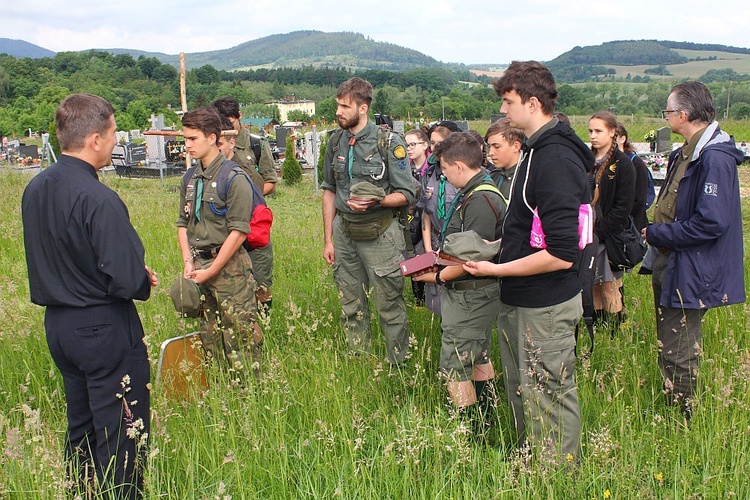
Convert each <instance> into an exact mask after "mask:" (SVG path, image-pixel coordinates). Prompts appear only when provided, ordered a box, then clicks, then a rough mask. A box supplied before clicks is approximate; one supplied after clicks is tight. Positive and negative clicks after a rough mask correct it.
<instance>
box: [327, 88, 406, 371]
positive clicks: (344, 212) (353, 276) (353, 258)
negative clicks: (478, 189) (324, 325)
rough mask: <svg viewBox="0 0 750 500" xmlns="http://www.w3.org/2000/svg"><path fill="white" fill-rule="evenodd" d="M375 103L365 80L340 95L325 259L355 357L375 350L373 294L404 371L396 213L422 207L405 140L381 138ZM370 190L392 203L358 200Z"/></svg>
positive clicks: (392, 358) (389, 346) (331, 145)
mask: <svg viewBox="0 0 750 500" xmlns="http://www.w3.org/2000/svg"><path fill="white" fill-rule="evenodd" d="M371 102H372V85H371V84H370V83H369V82H367V81H365V80H362V79H361V78H351V79H349V80H347V81H345V82H344V83H342V84H341V86H340V87H339V89H338V92H337V93H336V103H337V104H338V108H337V110H336V117H337V119H338V123H339V126H340V127H341V131H340V132H334V133H333V135H332V137H331V138H330V139H329V142H328V149H327V150H326V157H325V165H324V171H323V173H324V181H323V184H322V185H321V187H322V188H323V235H324V241H325V247H324V249H323V258H325V260H326V262H328V263H329V264H330V265H332V266H333V276H334V279H335V280H336V285H337V286H338V289H339V297H340V300H341V308H342V315H341V322H342V326H343V328H344V330H345V331H346V333H347V339H348V342H349V349H350V350H352V351H354V352H357V351H368V350H369V348H370V337H371V332H370V309H369V305H368V292H369V289H370V288H372V297H373V299H374V301H375V308H376V309H377V311H378V315H379V317H380V324H381V327H382V328H383V332H384V334H385V340H386V356H387V358H388V361H389V362H390V363H391V364H399V363H401V362H403V361H404V359H405V357H406V355H407V351H408V348H409V326H408V319H407V316H406V304H405V302H404V294H403V292H404V278H403V276H402V275H401V272H400V269H399V263H400V261H401V260H402V259H403V254H402V252H403V251H404V248H405V242H404V231H403V229H402V228H401V226H400V224H399V221H398V219H397V218H396V209H398V208H400V207H404V206H406V205H408V204H409V203H411V202H412V201H413V200H414V184H413V181H412V177H411V169H410V168H409V163H408V159H407V157H406V145H405V144H404V140H403V139H402V138H401V137H400V136H399V135H398V134H395V133H393V132H389V131H382V132H380V133H379V132H378V130H379V129H380V128H379V127H378V126H377V125H375V124H374V123H373V122H371V121H370V120H369V118H368V116H367V112H368V110H369V108H370V103H371ZM362 182H365V183H369V184H372V185H373V186H374V187H377V188H381V189H382V191H383V193H384V194H385V196H383V197H382V199H380V197H377V196H372V195H367V196H354V197H353V198H352V193H351V192H350V189H351V187H352V186H354V185H356V184H358V183H362ZM365 192H366V190H365Z"/></svg>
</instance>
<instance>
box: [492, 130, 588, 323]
mask: <svg viewBox="0 0 750 500" xmlns="http://www.w3.org/2000/svg"><path fill="white" fill-rule="evenodd" d="M554 122H557V123H554ZM548 126H549V127H550V128H549V129H547V130H541V134H540V135H539V136H538V137H534V136H532V138H531V140H529V141H527V144H524V152H525V158H524V160H523V162H522V163H521V165H520V166H519V167H518V171H517V172H516V175H515V178H514V183H513V189H512V194H511V199H510V205H509V206H508V214H507V216H506V219H505V224H504V228H503V242H502V247H501V250H500V262H501V263H503V262H510V261H513V260H516V259H520V258H523V257H526V256H527V255H531V254H532V253H534V252H539V251H541V250H539V249H536V248H532V247H531V245H530V244H529V234H530V232H531V222H532V216H533V214H532V211H533V209H534V208H537V210H538V213H539V217H540V218H541V221H542V228H543V230H544V233H545V236H546V244H547V248H546V250H547V251H548V252H549V253H550V254H551V255H553V256H555V257H557V258H559V259H561V260H564V261H566V262H572V263H573V266H572V267H571V268H570V269H566V270H563V271H553V272H549V273H543V274H537V275H533V276H520V277H505V278H503V279H502V285H501V287H500V298H501V300H502V302H503V303H504V304H507V305H510V306H515V307H532V308H539V307H547V306H552V305H556V304H560V303H562V302H565V301H566V300H569V299H571V298H572V297H574V296H575V295H576V294H577V293H579V292H580V291H581V285H580V283H579V280H578V260H579V255H580V251H579V250H578V209H579V207H580V206H581V205H582V204H584V203H590V202H591V194H590V179H591V176H590V169H591V168H592V167H593V165H594V155H593V153H592V152H591V150H590V149H589V148H588V147H587V146H586V145H585V144H584V143H583V141H581V139H579V138H578V136H577V135H576V134H575V132H574V131H573V129H571V128H570V126H568V125H566V124H564V123H560V122H558V121H557V119H556V118H553V122H550V123H549V124H548V125H545V126H544V127H543V129H545V128H547V127H548Z"/></svg>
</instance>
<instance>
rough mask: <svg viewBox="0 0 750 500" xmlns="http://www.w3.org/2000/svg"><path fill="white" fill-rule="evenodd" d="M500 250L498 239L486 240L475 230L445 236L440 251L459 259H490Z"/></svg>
mask: <svg viewBox="0 0 750 500" xmlns="http://www.w3.org/2000/svg"><path fill="white" fill-rule="evenodd" d="M499 251H500V240H497V241H491V242H489V243H488V242H486V241H485V240H483V239H482V237H481V236H479V235H478V234H477V232H476V231H463V232H460V233H453V234H449V235H448V236H446V237H445V242H444V243H443V248H442V252H443V253H444V254H446V255H450V256H451V257H456V258H457V259H461V260H492V259H494V258H495V257H496V256H497V254H498V252H499Z"/></svg>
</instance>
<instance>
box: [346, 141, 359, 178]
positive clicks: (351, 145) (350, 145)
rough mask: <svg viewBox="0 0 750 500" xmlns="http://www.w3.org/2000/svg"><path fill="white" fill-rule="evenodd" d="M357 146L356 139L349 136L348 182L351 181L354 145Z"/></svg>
mask: <svg viewBox="0 0 750 500" xmlns="http://www.w3.org/2000/svg"><path fill="white" fill-rule="evenodd" d="M355 144H357V138H356V137H354V136H351V137H350V138H349V164H348V167H349V180H350V181H351V180H352V163H354V145H355Z"/></svg>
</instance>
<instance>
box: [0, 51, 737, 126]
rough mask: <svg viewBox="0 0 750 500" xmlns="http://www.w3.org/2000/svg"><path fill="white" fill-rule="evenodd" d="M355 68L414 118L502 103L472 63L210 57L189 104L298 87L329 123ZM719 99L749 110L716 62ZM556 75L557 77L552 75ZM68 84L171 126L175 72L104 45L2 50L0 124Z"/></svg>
mask: <svg viewBox="0 0 750 500" xmlns="http://www.w3.org/2000/svg"><path fill="white" fill-rule="evenodd" d="M353 75H357V76H360V77H362V78H365V79H367V80H369V81H370V82H372V84H373V86H374V87H375V97H374V101H373V104H372V110H373V112H375V113H382V114H387V115H390V116H393V117H394V118H396V119H405V120H408V119H411V120H412V121H417V120H420V119H421V120H425V121H434V120H439V119H441V118H442V117H443V116H445V117H446V118H447V119H454V120H459V119H467V120H488V119H489V118H490V116H491V115H493V114H497V113H498V112H499V109H500V100H499V98H498V97H497V95H496V94H495V92H494V90H493V89H492V86H491V82H490V79H489V78H488V77H486V76H476V75H473V74H472V73H470V72H469V71H468V70H463V69H458V70H451V69H446V68H420V69H413V70H408V71H398V72H396V71H384V70H361V71H352V70H349V69H346V68H318V67H313V66H310V65H308V66H304V67H301V68H277V69H257V70H244V71H234V72H230V71H224V70H217V69H215V68H214V67H212V66H210V65H204V66H201V67H199V68H195V69H192V70H190V71H188V72H187V74H186V80H187V81H186V88H187V100H188V107H189V108H190V109H194V108H196V107H199V106H204V105H207V104H210V102H211V101H212V100H214V99H216V98H217V97H221V96H230V97H233V98H235V99H237V100H238V101H239V102H240V103H243V104H244V107H243V114H244V115H245V116H247V117H253V116H255V117H274V118H277V119H278V108H276V106H272V105H269V103H271V102H273V101H277V100H281V99H285V98H289V97H291V96H292V95H294V96H295V97H296V98H298V99H311V100H314V101H315V102H316V106H317V113H316V116H314V117H310V119H314V120H317V121H319V122H323V121H325V122H327V123H333V122H334V121H335V113H336V101H335V93H336V88H337V87H338V85H340V84H341V83H342V82H343V81H345V80H346V79H348V78H350V77H352V76H353ZM701 78H702V79H703V80H704V81H705V82H706V83H707V85H708V86H709V88H710V89H711V91H712V93H713V96H714V99H715V100H716V102H717V107H719V108H722V107H723V103H726V102H727V97H728V93H729V94H730V97H731V107H730V117H733V118H748V117H750V81H748V77H747V76H746V75H738V74H737V73H734V72H733V71H731V70H712V71H709V72H708V73H707V74H706V75H704V77H701ZM558 81H561V82H562V81H563V80H562V79H558ZM634 82H635V79H633V80H632V81H630V82H605V83H597V82H591V81H589V82H587V83H567V84H566V83H561V84H560V85H559V86H558V90H559V93H560V97H559V101H558V110H559V111H562V112H564V113H567V114H570V115H585V114H591V113H594V112H596V111H599V110H601V109H608V108H614V109H615V110H616V112H617V113H619V114H632V115H643V116H651V117H656V116H658V115H659V111H660V110H661V109H663V107H664V103H665V102H666V98H667V95H668V93H669V88H670V87H671V83H667V82H654V81H649V82H647V83H645V82H644V83H634ZM74 92H90V93H93V94H97V95H100V96H102V97H104V98H105V99H107V100H108V101H110V102H111V103H112V104H113V106H114V107H115V110H116V114H115V116H116V119H117V122H118V126H119V128H120V129H122V130H131V129H143V128H146V127H148V125H149V122H148V120H149V117H150V116H151V114H159V113H163V114H164V115H165V117H166V120H167V123H168V124H177V123H178V121H179V120H178V116H177V114H176V113H175V110H177V109H180V97H179V77H178V72H177V70H176V69H175V68H174V67H173V66H171V65H169V64H164V63H162V62H160V61H159V60H158V59H156V58H155V57H146V56H139V57H138V58H137V59H136V58H134V57H132V56H130V55H128V54H118V55H113V54H111V53H109V52H104V51H95V50H92V51H87V52H61V53H58V54H57V55H56V56H55V57H53V58H49V57H47V58H41V59H29V58H21V59H16V58H13V57H11V56H8V55H6V54H0V132H2V133H3V134H6V135H17V136H18V135H22V134H23V132H24V131H25V130H28V129H31V130H32V131H44V130H49V129H50V127H51V124H52V120H53V117H54V112H55V109H56V107H57V105H58V104H59V102H60V101H61V100H62V99H63V98H64V97H65V96H66V95H68V94H70V93H74Z"/></svg>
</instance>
